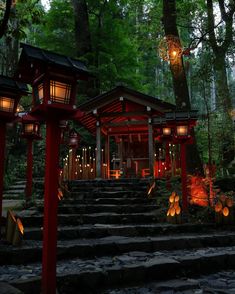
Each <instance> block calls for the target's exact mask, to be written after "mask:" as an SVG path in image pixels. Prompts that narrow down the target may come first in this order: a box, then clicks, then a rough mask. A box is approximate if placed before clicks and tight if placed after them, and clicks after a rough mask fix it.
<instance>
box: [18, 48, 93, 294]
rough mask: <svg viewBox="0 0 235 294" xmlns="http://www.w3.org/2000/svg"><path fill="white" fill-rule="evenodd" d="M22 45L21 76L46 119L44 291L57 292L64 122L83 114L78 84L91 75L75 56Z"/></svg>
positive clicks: (36, 108)
mask: <svg viewBox="0 0 235 294" xmlns="http://www.w3.org/2000/svg"><path fill="white" fill-rule="evenodd" d="M22 47H23V50H22V53H21V57H20V61H19V73H20V77H21V78H22V79H23V80H24V81H27V82H29V83H31V84H32V85H33V109H32V114H33V115H34V116H35V117H36V116H37V117H39V118H41V119H44V120H45V121H46V164H45V169H46V170H45V195H44V220H43V254H42V255H43V256H42V292H41V293H43V294H55V293H56V253H57V208H58V180H59V174H58V172H59V146H60V142H61V128H60V121H61V120H65V119H69V118H70V119H71V118H74V117H79V113H80V112H79V111H77V110H76V106H75V105H74V103H75V97H76V84H77V80H78V79H84V78H87V76H88V72H87V70H86V67H85V65H84V64H83V63H82V62H80V61H77V60H75V59H71V58H68V57H66V56H63V55H59V54H56V53H52V52H49V51H46V50H42V49H39V48H36V47H32V46H29V45H25V44H23V45H22Z"/></svg>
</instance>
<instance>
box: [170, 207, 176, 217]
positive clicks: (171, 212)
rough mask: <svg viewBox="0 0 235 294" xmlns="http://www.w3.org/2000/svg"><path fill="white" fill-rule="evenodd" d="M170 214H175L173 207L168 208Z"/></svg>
mask: <svg viewBox="0 0 235 294" xmlns="http://www.w3.org/2000/svg"><path fill="white" fill-rule="evenodd" d="M170 215H171V216H175V209H174V207H172V208H171V209H170Z"/></svg>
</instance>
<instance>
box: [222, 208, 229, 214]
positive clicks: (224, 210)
mask: <svg viewBox="0 0 235 294" xmlns="http://www.w3.org/2000/svg"><path fill="white" fill-rule="evenodd" d="M223 215H224V216H228V215H229V209H228V207H227V206H225V207H224V208H223Z"/></svg>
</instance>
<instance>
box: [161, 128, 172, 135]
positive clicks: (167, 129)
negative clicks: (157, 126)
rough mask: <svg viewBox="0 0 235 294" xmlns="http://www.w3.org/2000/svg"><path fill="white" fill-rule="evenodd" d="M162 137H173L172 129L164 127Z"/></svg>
mask: <svg viewBox="0 0 235 294" xmlns="http://www.w3.org/2000/svg"><path fill="white" fill-rule="evenodd" d="M162 135H163V136H164V137H167V136H171V128H169V127H163V128H162Z"/></svg>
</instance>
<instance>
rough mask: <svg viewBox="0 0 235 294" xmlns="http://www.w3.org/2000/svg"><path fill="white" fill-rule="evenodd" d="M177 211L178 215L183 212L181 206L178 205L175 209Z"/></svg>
mask: <svg viewBox="0 0 235 294" xmlns="http://www.w3.org/2000/svg"><path fill="white" fill-rule="evenodd" d="M175 213H176V214H177V215H179V214H180V213H181V208H180V206H178V207H177V208H176V209H175Z"/></svg>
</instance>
